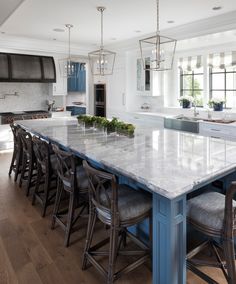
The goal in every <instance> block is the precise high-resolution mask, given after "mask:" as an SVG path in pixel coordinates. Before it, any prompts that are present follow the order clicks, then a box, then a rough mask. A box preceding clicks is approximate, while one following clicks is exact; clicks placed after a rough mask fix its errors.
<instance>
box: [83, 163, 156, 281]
mask: <svg viewBox="0 0 236 284" xmlns="http://www.w3.org/2000/svg"><path fill="white" fill-rule="evenodd" d="M83 166H84V168H85V170H86V172H87V175H88V178H89V204H90V205H89V222H88V230H87V237H86V243H85V249H84V256H83V264H82V269H86V267H87V263H88V262H89V263H90V264H92V265H93V266H94V267H95V268H97V270H98V271H99V272H100V273H101V274H102V275H103V276H104V277H105V279H106V282H105V283H108V284H111V283H113V282H114V281H115V280H116V279H118V278H119V277H121V276H122V275H123V274H125V273H128V272H130V271H132V270H133V269H135V268H137V267H138V266H140V265H141V264H143V263H144V262H146V261H147V260H148V259H149V258H150V248H149V247H148V246H147V245H146V244H144V243H143V242H141V240H139V239H138V238H136V237H135V236H134V235H133V234H131V233H130V232H128V231H127V227H130V226H133V225H137V224H138V223H140V222H142V221H143V220H144V219H146V218H149V220H151V212H152V198H151V197H150V196H149V194H146V193H145V192H140V191H137V190H134V189H132V188H130V187H128V186H126V185H118V184H117V182H116V178H115V176H114V175H112V174H110V173H107V172H104V171H100V170H97V169H95V168H93V167H91V166H90V165H89V164H88V163H87V162H86V161H83ZM97 219H98V220H100V221H101V222H102V223H104V224H105V225H107V226H109V228H110V229H109V230H110V232H109V235H110V237H109V238H107V239H105V240H102V241H101V242H99V243H97V244H95V245H93V246H92V245H91V244H92V239H93V236H94V234H95V232H94V231H95V230H94V227H95V223H96V220H97ZM150 223H151V222H150ZM149 226H150V225H149ZM150 228H151V226H150ZM126 236H128V237H130V239H131V240H132V241H134V243H136V245H138V247H139V248H140V249H139V250H126V249H121V244H122V243H123V244H124V246H125V243H126ZM107 243H108V244H109V247H108V249H107V250H102V251H101V250H99V249H100V248H102V247H103V246H104V245H105V244H107ZM119 255H125V256H129V255H130V256H132V257H135V260H134V261H133V262H132V263H131V264H129V265H127V266H125V267H124V268H123V269H121V270H119V271H118V272H117V271H116V261H117V256H119ZM96 256H98V257H99V256H100V257H101V256H108V261H109V263H108V269H107V270H105V269H104V267H103V266H102V265H101V264H100V263H99V261H98V260H97V259H96Z"/></svg>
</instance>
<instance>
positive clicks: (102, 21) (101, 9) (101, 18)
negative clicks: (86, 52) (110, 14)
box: [100, 8, 104, 49]
mask: <svg viewBox="0 0 236 284" xmlns="http://www.w3.org/2000/svg"><path fill="white" fill-rule="evenodd" d="M100 11H101V49H103V11H104V9H102V8H101V9H100Z"/></svg>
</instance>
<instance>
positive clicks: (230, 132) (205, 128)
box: [199, 123, 236, 138]
mask: <svg viewBox="0 0 236 284" xmlns="http://www.w3.org/2000/svg"><path fill="white" fill-rule="evenodd" d="M199 133H200V134H202V135H207V136H212V137H219V138H229V137H236V132H235V130H234V129H232V127H228V126H224V125H215V124H213V123H212V124H204V123H200V126H199Z"/></svg>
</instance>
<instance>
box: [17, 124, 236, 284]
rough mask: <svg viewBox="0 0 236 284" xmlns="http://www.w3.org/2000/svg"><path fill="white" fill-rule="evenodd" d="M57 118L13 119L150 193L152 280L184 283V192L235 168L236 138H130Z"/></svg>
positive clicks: (159, 133)
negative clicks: (234, 140)
mask: <svg viewBox="0 0 236 284" xmlns="http://www.w3.org/2000/svg"><path fill="white" fill-rule="evenodd" d="M61 122H62V121H60V122H58V121H56V120H52V119H47V120H35V121H19V122H17V123H18V124H19V125H21V126H22V127H23V128H25V129H27V130H28V131H31V132H32V133H34V134H37V135H40V136H41V137H43V138H45V139H47V140H48V141H51V142H55V143H57V144H59V145H61V146H62V147H64V148H67V149H70V150H71V151H73V152H74V153H75V154H76V155H78V156H79V157H81V158H84V159H87V160H88V161H89V162H91V163H94V164H96V165H97V166H98V167H100V168H102V169H105V170H108V171H110V172H113V173H114V174H116V175H117V176H118V178H119V181H120V182H126V183H128V184H129V185H131V186H133V187H134V188H142V189H144V190H147V191H149V192H150V193H152V196H153V248H152V251H153V255H152V257H153V283H155V284H157V283H158V284H181V283H182V284H185V283H186V263H185V256H186V197H187V194H188V193H190V192H193V191H196V190H197V189H199V188H202V187H203V186H205V185H207V184H209V183H211V182H212V181H214V180H216V179H218V178H222V177H224V176H227V175H228V174H230V173H233V172H234V171H235V169H236V142H232V141H227V140H221V139H215V138H211V137H203V136H199V135H195V134H190V133H184V132H178V131H172V130H167V129H163V130H155V129H153V130H151V129H148V130H147V131H145V132H143V130H142V129H137V132H136V133H135V137H134V138H128V137H125V136H117V135H116V134H110V135H107V134H106V133H104V132H102V131H98V130H96V129H93V128H90V129H85V128H84V127H82V126H79V125H77V123H75V121H73V122H72V121H69V122H68V121H67V120H65V121H63V125H62V123H61Z"/></svg>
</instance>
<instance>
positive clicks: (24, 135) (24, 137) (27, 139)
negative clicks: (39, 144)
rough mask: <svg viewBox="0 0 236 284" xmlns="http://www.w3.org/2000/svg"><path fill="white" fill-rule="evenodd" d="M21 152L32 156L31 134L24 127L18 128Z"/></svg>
mask: <svg viewBox="0 0 236 284" xmlns="http://www.w3.org/2000/svg"><path fill="white" fill-rule="evenodd" d="M18 133H19V136H20V139H21V143H22V148H23V152H24V153H25V154H26V155H27V156H28V157H29V158H32V159H33V158H34V152H33V141H32V135H31V134H30V133H29V132H28V131H25V130H24V129H20V130H19V132H18Z"/></svg>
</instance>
